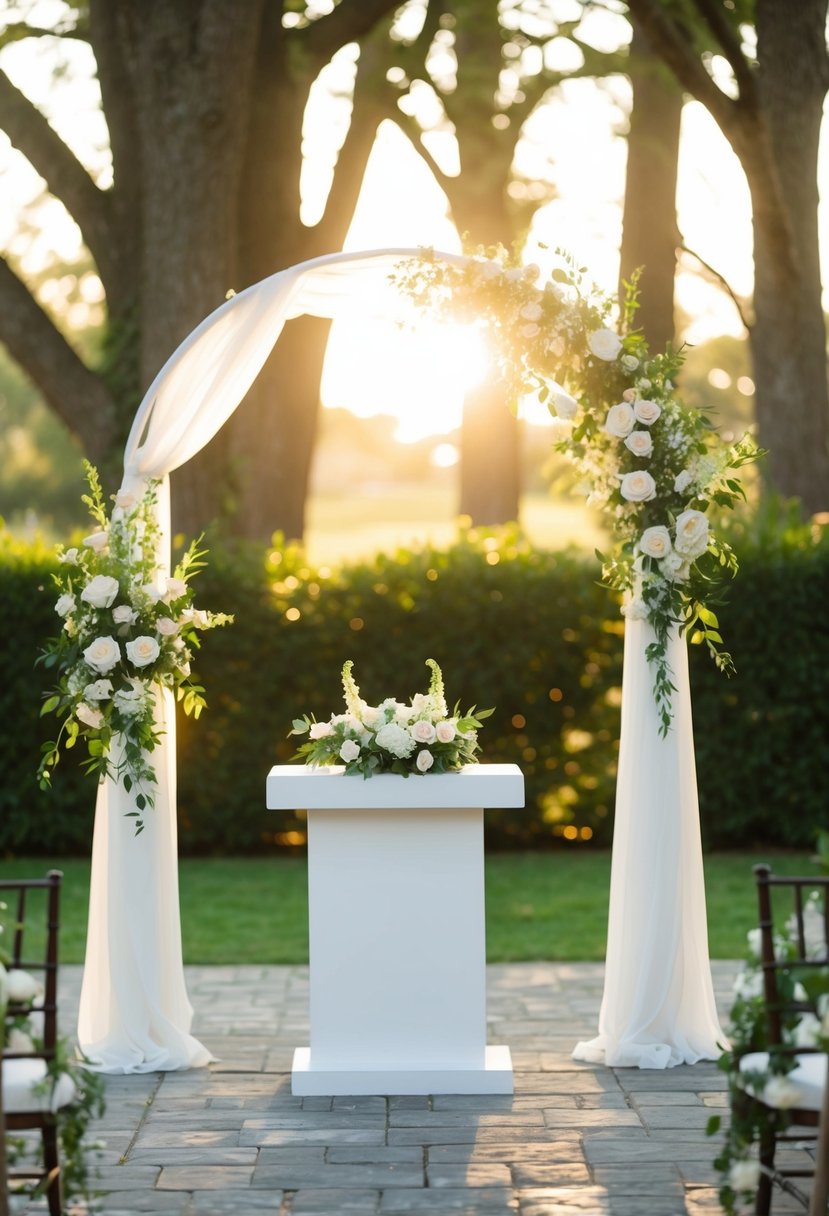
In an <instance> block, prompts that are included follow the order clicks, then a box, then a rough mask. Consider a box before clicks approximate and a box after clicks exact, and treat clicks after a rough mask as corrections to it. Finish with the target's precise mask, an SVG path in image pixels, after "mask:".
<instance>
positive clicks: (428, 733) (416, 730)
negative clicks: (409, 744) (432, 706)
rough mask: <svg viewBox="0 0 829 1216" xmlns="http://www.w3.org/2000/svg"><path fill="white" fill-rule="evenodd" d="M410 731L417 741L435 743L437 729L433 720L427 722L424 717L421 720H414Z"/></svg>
mask: <svg viewBox="0 0 829 1216" xmlns="http://www.w3.org/2000/svg"><path fill="white" fill-rule="evenodd" d="M409 733H410V734H411V736H412V738H413V739H414V741H415V742H416V743H434V741H435V734H436V731H435V728H434V726H433V725H432V723H431V722H426V721H425V720H423V719H422V720H421V721H419V722H413V723H412V725H411V726H410V727H409Z"/></svg>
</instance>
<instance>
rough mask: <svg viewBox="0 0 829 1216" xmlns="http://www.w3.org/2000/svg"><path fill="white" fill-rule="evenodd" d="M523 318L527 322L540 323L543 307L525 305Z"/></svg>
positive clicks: (522, 310) (522, 312) (522, 311)
mask: <svg viewBox="0 0 829 1216" xmlns="http://www.w3.org/2000/svg"><path fill="white" fill-rule="evenodd" d="M521 316H522V317H523V318H524V320H525V321H540V320H541V305H540V304H534V303H533V304H525V305H524V307H523V308H522V309H521Z"/></svg>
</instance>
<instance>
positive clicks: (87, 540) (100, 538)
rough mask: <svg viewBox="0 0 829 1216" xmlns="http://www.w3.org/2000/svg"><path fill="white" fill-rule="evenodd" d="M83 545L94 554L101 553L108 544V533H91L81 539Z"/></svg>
mask: <svg viewBox="0 0 829 1216" xmlns="http://www.w3.org/2000/svg"><path fill="white" fill-rule="evenodd" d="M83 544H84V545H86V547H87V549H92V550H93V551H94V552H95V553H103V551H104V549H106V547H107V545H108V544H109V532H92V533H90V535H89V536H85V537H84V538H83Z"/></svg>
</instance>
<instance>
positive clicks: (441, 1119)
mask: <svg viewBox="0 0 829 1216" xmlns="http://www.w3.org/2000/svg"><path fill="white" fill-rule="evenodd" d="M501 1126H507V1127H533V1126H537V1127H543V1126H544V1118H543V1116H542V1114H541V1111H532V1110H520V1111H513V1110H501V1111H485V1112H479V1111H474V1110H469V1111H462V1110H429V1111H426V1110H422V1111H421V1110H393V1111H391V1112H390V1113H389V1128H394V1127H413V1128H418V1127H422V1128H427V1129H428V1128H433V1127H501Z"/></svg>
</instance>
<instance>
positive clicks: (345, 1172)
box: [251, 1161, 423, 1191]
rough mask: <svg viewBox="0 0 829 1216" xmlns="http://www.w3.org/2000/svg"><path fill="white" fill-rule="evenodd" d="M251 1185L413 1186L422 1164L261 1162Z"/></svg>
mask: <svg viewBox="0 0 829 1216" xmlns="http://www.w3.org/2000/svg"><path fill="white" fill-rule="evenodd" d="M251 1185H252V1186H254V1187H259V1186H279V1187H281V1188H282V1189H283V1190H285V1191H298V1190H299V1189H300V1188H301V1187H316V1188H318V1189H319V1188H322V1187H333V1188H335V1189H346V1188H351V1187H363V1188H369V1187H378V1188H380V1187H382V1188H386V1187H398V1186H404V1187H417V1186H423V1166H422V1165H420V1164H417V1163H415V1164H413V1163H410V1162H398V1161H389V1162H380V1163H374V1164H370V1165H366V1164H362V1165H329V1164H323V1165H319V1164H317V1163H316V1162H312V1163H310V1164H308V1165H304V1166H303V1165H299V1164H297V1165H272V1164H269V1163H268V1162H262V1163H261V1164H260V1165H257V1167H256V1169H255V1170H254V1173H253V1182H252V1183H251Z"/></svg>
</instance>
